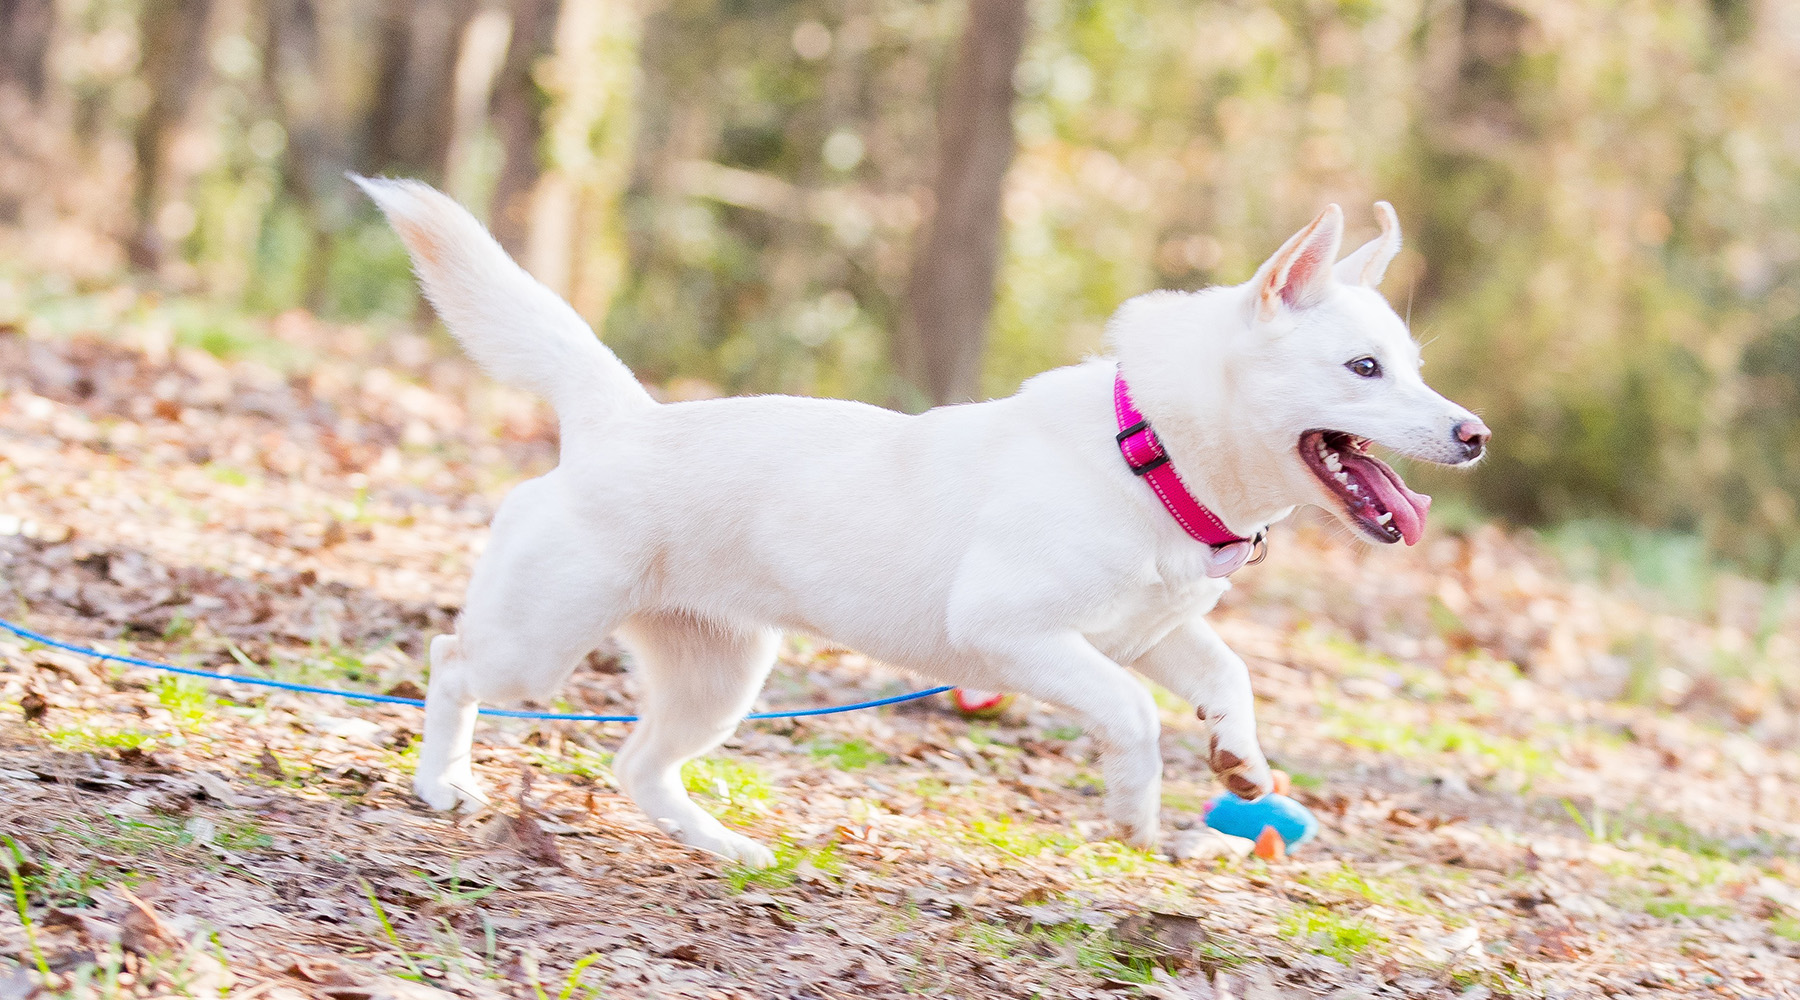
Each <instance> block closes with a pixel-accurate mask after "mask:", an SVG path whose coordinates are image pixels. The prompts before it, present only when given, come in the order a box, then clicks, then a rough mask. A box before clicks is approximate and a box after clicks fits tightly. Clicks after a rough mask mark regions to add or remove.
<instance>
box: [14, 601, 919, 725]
mask: <svg viewBox="0 0 1800 1000" xmlns="http://www.w3.org/2000/svg"><path fill="white" fill-rule="evenodd" d="M0 629H5V630H6V631H8V632H11V633H12V634H14V635H16V636H18V637H19V638H21V639H25V640H27V641H29V642H35V643H37V644H39V645H41V646H49V647H51V648H52V649H60V650H63V651H65V652H69V653H79V654H81V655H82V656H92V657H94V658H95V659H100V660H112V661H113V662H114V663H126V664H130V665H131V666H134V667H148V668H150V669H151V670H161V671H163V672H165V673H171V674H181V675H182V676H184V677H200V678H203V679H205V680H209V681H231V682H232V683H234V684H255V685H258V686H260V687H269V688H278V689H280V690H282V691H299V692H301V693H303V694H328V695H332V696H334V697H338V698H351V699H354V700H356V701H380V702H386V703H388V704H390V705H411V706H412V707H414V708H424V707H425V703H424V702H423V701H420V700H419V699H417V698H400V697H396V696H394V695H391V694H364V693H363V692H361V691H339V690H337V689H336V688H327V687H315V686H313V685H311V684H292V683H289V682H288V681H278V680H272V679H270V678H267V677H241V676H238V675H236V674H221V673H216V672H214V671H211V670H195V669H193V668H192V667H178V666H175V665H174V664H172V663H158V662H156V661H155V660H140V659H138V658H137V657H135V656H124V655H121V654H119V653H108V652H105V651H103V650H98V649H90V648H88V647H86V646H75V645H71V644H70V643H66V642H62V641H60V640H57V639H52V638H50V637H49V636H47V635H41V634H39V633H37V632H33V631H31V630H30V629H28V628H21V627H20V626H18V625H14V624H13V623H12V622H9V621H7V620H6V619H4V618H0ZM951 690H955V689H954V688H953V687H950V686H948V685H946V686H944V687H934V688H927V689H926V690H923V691H913V692H911V693H909V694H897V695H894V696H893V697H891V698H877V699H875V700H874V701H859V702H857V703H856V704H854V705H834V706H832V707H830V708H805V709H799V710H796V711H792V712H753V713H751V714H750V715H746V716H744V718H746V719H802V718H806V717H808V716H814V715H837V714H838V713H840V712H855V711H858V710H859V709H864V708H880V707H881V706H883V705H898V704H900V703H901V702H904V701H917V700H919V699H920V698H929V697H931V696H932V695H934V694H943V693H944V692H946V691H951ZM481 714H482V715H497V716H500V717H502V718H507V719H550V720H554V721H558V722H636V721H638V717H637V716H635V715H574V714H566V713H562V712H527V711H523V710H520V709H513V708H484V709H482V710H481Z"/></svg>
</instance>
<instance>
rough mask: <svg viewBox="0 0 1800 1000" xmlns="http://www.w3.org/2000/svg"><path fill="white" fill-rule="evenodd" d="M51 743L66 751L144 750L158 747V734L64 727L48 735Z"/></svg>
mask: <svg viewBox="0 0 1800 1000" xmlns="http://www.w3.org/2000/svg"><path fill="white" fill-rule="evenodd" d="M45 735H47V736H48V737H49V738H50V742H52V743H54V744H56V745H57V746H58V747H60V748H61V749H64V750H78V751H94V750H142V749H146V748H148V747H152V746H155V745H156V734H155V733H147V732H144V731H143V730H140V729H114V730H105V729H88V728H85V727H79V726H63V727H60V728H57V729H52V730H50V732H48V733H46V734H45Z"/></svg>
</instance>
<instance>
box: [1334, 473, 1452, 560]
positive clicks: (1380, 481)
mask: <svg viewBox="0 0 1800 1000" xmlns="http://www.w3.org/2000/svg"><path fill="white" fill-rule="evenodd" d="M1342 460H1343V463H1344V464H1345V465H1346V466H1349V467H1350V468H1352V469H1354V470H1356V472H1357V473H1358V474H1357V476H1356V481H1357V482H1358V483H1360V484H1361V485H1362V488H1363V489H1365V490H1368V491H1369V492H1371V493H1373V494H1375V499H1376V500H1378V501H1380V503H1381V506H1383V507H1385V508H1387V510H1388V512H1389V513H1391V514H1393V515H1394V527H1396V528H1399V529H1400V537H1401V538H1404V539H1406V544H1408V545H1417V544H1418V542H1419V539H1420V538H1422V537H1424V535H1425V512H1426V511H1428V510H1430V509H1431V498H1430V497H1428V496H1426V495H1425V494H1423V493H1414V492H1413V491H1412V490H1409V489H1407V488H1406V483H1405V482H1404V481H1402V480H1401V479H1400V476H1399V474H1398V473H1396V472H1395V471H1394V470H1393V469H1390V468H1388V466H1387V463H1386V462H1383V461H1382V460H1380V459H1378V458H1375V457H1373V456H1370V455H1355V456H1351V455H1345V456H1343V459H1342Z"/></svg>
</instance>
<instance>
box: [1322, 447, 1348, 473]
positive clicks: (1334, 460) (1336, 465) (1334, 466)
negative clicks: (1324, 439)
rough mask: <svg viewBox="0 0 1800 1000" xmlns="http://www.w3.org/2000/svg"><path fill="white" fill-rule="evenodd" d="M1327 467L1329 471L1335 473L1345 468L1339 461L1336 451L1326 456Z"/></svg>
mask: <svg viewBox="0 0 1800 1000" xmlns="http://www.w3.org/2000/svg"><path fill="white" fill-rule="evenodd" d="M1325 467H1326V468H1327V469H1330V470H1331V471H1333V472H1336V471H1338V470H1339V469H1342V468H1343V467H1344V463H1342V462H1340V461H1338V456H1337V452H1335V451H1334V452H1332V453H1331V454H1329V455H1326V456H1325Z"/></svg>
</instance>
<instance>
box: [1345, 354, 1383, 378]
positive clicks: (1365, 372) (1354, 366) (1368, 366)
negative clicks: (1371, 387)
mask: <svg viewBox="0 0 1800 1000" xmlns="http://www.w3.org/2000/svg"><path fill="white" fill-rule="evenodd" d="M1344 367H1345V368H1348V369H1350V370H1351V371H1353V372H1355V373H1356V374H1358V375H1361V376H1362V377H1363V378H1380V377H1381V362H1379V361H1376V360H1375V359H1374V358H1371V357H1368V356H1366V355H1365V356H1363V357H1360V358H1357V359H1356V360H1355V361H1352V362H1350V363H1348V364H1346V365H1344Z"/></svg>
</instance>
